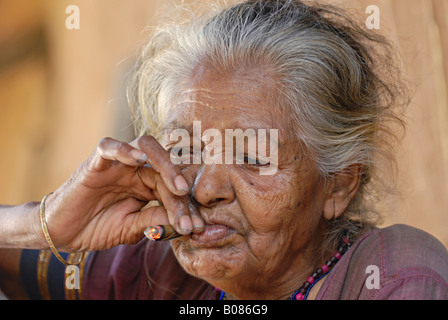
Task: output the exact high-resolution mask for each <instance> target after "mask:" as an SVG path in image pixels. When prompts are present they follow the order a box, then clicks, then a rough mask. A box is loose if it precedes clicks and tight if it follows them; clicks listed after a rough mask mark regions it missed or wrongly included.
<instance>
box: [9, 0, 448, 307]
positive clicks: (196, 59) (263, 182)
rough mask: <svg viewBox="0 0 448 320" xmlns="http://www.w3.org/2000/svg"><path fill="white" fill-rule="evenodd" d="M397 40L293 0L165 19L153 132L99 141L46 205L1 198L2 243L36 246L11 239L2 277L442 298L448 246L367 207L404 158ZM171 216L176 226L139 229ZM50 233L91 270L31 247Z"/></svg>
mask: <svg viewBox="0 0 448 320" xmlns="http://www.w3.org/2000/svg"><path fill="white" fill-rule="evenodd" d="M391 52H392V51H391V50H390V47H389V46H388V45H387V43H386V41H385V40H384V39H383V38H381V37H380V36H378V35H375V34H374V33H372V32H371V31H370V30H369V31H366V30H363V29H362V28H360V27H357V26H356V24H355V23H353V22H352V21H351V20H350V19H349V18H348V17H347V15H346V14H344V13H343V12H342V11H341V10H339V9H336V8H333V7H330V6H322V7H320V6H317V5H316V4H314V5H308V4H305V3H303V2H301V1H298V0H295V1H294V0H288V1H287V0H284V1H282V0H278V1H267V0H251V1H246V2H242V3H237V4H235V5H233V6H230V7H228V8H225V9H220V10H218V11H217V12H213V13H210V12H209V13H207V14H205V15H202V16H201V17H195V18H193V19H189V20H188V21H186V20H182V23H180V24H172V23H171V24H167V25H166V26H165V27H161V28H159V29H157V30H156V31H155V34H154V35H153V36H152V38H151V40H150V41H149V43H148V44H147V45H146V47H145V48H144V50H143V53H142V55H141V58H140V59H139V62H138V64H137V66H136V69H135V73H134V78H133V79H132V81H131V85H130V89H131V90H130V91H129V98H130V103H131V105H132V108H133V109H132V110H133V115H134V117H135V121H136V128H137V133H138V136H139V137H140V138H138V139H136V140H135V141H133V142H132V143H130V144H128V143H123V142H119V141H116V140H113V139H110V138H107V139H104V140H102V141H101V142H100V143H99V145H98V148H97V150H96V151H95V152H94V153H93V154H92V156H91V157H90V158H89V159H88V160H87V161H85V162H84V163H83V164H82V165H81V166H80V167H79V169H78V170H77V171H76V172H75V173H74V174H73V176H72V177H71V178H70V179H69V180H68V181H67V182H66V183H65V184H64V185H62V186H61V187H60V188H59V189H58V190H56V191H55V192H54V193H52V194H49V195H48V196H46V197H45V198H44V200H43V201H42V202H41V203H34V202H33V203H28V204H25V205H23V206H18V207H2V209H1V210H2V214H1V216H0V219H1V223H0V228H1V236H0V240H1V244H2V246H3V247H5V248H7V247H9V248H24V249H25V250H22V251H17V250H4V251H3V255H2V261H1V264H2V265H3V266H4V267H3V268H4V271H3V274H4V275H8V276H4V277H3V278H2V282H3V283H2V289H3V290H4V291H5V292H6V293H7V294H9V296H10V297H21V295H23V294H25V293H26V294H27V295H28V297H30V298H36V299H37V298H54V299H59V298H84V299H219V298H221V299H293V300H303V299H441V298H444V299H447V298H448V282H447V280H448V267H447V266H448V255H447V252H446V249H445V248H444V247H443V245H442V244H441V243H440V242H438V241H437V240H436V239H434V238H433V237H432V236H430V235H428V234H426V233H424V232H422V231H420V230H417V229H414V228H411V227H408V226H392V227H389V228H385V229H380V228H376V227H374V224H373V223H372V221H373V220H372V219H371V218H372V217H373V216H374V214H373V212H374V211H373V208H372V207H370V205H371V204H373V203H374V202H375V197H374V196H375V195H376V194H377V192H378V190H379V191H381V189H378V186H380V187H381V188H383V189H382V191H385V192H387V191H388V189H386V184H382V185H381V184H379V183H378V182H379V181H380V180H379V178H380V177H381V176H382V175H381V174H380V172H378V171H377V165H378V164H379V163H381V164H382V168H385V167H387V166H385V165H387V164H390V163H393V159H392V157H391V155H390V148H389V146H391V144H392V143H391V141H392V140H391V139H394V136H393V135H392V133H391V132H392V131H391V129H390V128H391V127H393V126H394V125H395V124H396V123H398V124H399V125H402V123H401V122H400V120H399V118H398V117H397V115H396V114H397V113H396V112H395V111H394V108H393V107H394V106H396V105H399V104H400V95H401V93H402V91H401V89H400V88H401V85H400V83H399V77H398V76H397V74H398V73H397V72H396V69H395V68H393V67H394V65H393V59H392V55H391ZM238 140H239V142H241V141H244V143H243V144H239V146H240V147H238V143H239V142H238ZM235 145H236V146H235ZM241 146H242V147H241ZM254 146H256V147H254ZM375 187H376V189H375ZM375 190H376V192H375ZM369 200H371V201H369ZM148 203H149V205H148ZM39 217H41V219H40V218H39ZM158 225H163V226H172V228H173V229H174V231H176V232H177V233H176V234H175V235H178V237H175V238H174V239H172V240H171V241H151V240H148V239H147V238H143V239H142V237H143V232H144V230H146V229H147V228H148V227H151V226H152V227H155V226H158ZM166 229H167V230H166V231H168V230H169V227H167V228H166ZM149 230H150V232H152V231H154V230H155V229H154V228H153V229H149ZM147 234H148V233H147ZM119 244H125V245H121V246H118V245H119ZM49 247H50V248H51V249H52V251H53V253H54V254H55V255H56V256H57V257H58V259H59V260H61V261H63V262H65V264H67V265H70V264H76V265H77V266H78V268H79V269H78V270H79V274H78V273H76V274H73V275H76V276H78V275H79V276H80V278H81V279H80V283H79V285H78V283H76V281H75V282H70V281H69V282H68V283H67V282H64V272H65V265H64V264H62V263H60V262H59V261H58V260H57V259H56V258H55V257H54V255H53V253H51V252H50V251H48V250H47V251H38V250H29V249H48V248H49ZM84 251H89V253H86V254H85V255H83V256H81V257H79V252H84ZM63 252H72V253H70V254H68V253H63ZM67 275H71V274H70V273H67ZM68 279H69V280H70V279H71V278H68ZM19 280H20V281H21V283H22V284H23V287H22V286H19V285H17V283H18V281H19ZM70 284H72V286H71V285H70Z"/></svg>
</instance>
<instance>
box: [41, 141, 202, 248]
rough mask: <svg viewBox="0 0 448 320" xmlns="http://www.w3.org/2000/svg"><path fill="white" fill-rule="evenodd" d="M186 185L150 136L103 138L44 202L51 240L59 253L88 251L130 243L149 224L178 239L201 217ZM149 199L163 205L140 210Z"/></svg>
mask: <svg viewBox="0 0 448 320" xmlns="http://www.w3.org/2000/svg"><path fill="white" fill-rule="evenodd" d="M187 194H188V184H187V182H186V181H185V179H184V178H183V176H182V174H181V172H180V170H179V168H178V167H176V166H175V165H174V164H172V162H171V161H170V155H169V153H168V151H166V150H165V149H164V148H163V147H162V146H161V145H160V144H159V143H158V142H157V140H156V139H155V138H153V137H152V136H143V137H140V138H138V139H136V140H134V141H133V142H132V143H130V144H128V143H123V142H119V141H116V140H113V139H111V138H105V139H103V140H102V141H101V142H100V143H99V144H98V147H97V149H96V150H95V152H93V154H92V155H91V156H90V157H89V158H88V159H87V160H86V161H85V162H84V163H83V164H82V165H81V166H80V167H79V168H78V169H77V170H76V172H75V173H74V174H73V175H72V177H71V178H70V179H69V180H68V181H67V182H66V183H65V184H63V185H62V186H61V187H60V188H59V189H57V190H56V191H55V192H54V193H53V194H52V195H50V196H49V197H48V198H47V201H46V212H45V215H46V221H47V225H48V229H49V233H50V236H51V238H52V241H53V242H54V244H55V246H56V247H57V248H58V250H62V251H84V250H86V251H93V250H102V249H108V248H111V247H113V246H116V245H118V244H132V243H136V242H137V241H139V240H140V239H141V238H142V237H143V231H144V230H145V229H146V228H148V227H149V226H154V225H159V224H171V225H172V226H173V227H174V228H175V229H176V230H177V231H178V232H179V233H181V234H183V235H187V234H190V233H191V232H200V231H202V229H203V227H204V223H203V221H202V219H201V218H200V217H199V215H197V214H196V213H195V212H190V209H192V206H191V205H190V201H189V198H188V195H187ZM151 200H158V201H160V202H161V203H163V206H151V207H147V208H144V207H145V206H146V205H147V203H148V202H149V201H151Z"/></svg>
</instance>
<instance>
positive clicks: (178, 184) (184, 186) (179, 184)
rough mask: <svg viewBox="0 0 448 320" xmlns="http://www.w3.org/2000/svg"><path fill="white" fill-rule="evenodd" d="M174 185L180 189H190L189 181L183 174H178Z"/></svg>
mask: <svg viewBox="0 0 448 320" xmlns="http://www.w3.org/2000/svg"><path fill="white" fill-rule="evenodd" d="M174 187H176V189H177V190H178V191H186V190H188V184H187V181H185V178H184V177H182V176H177V177H176V178H174Z"/></svg>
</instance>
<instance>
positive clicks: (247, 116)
mask: <svg viewBox="0 0 448 320" xmlns="http://www.w3.org/2000/svg"><path fill="white" fill-rule="evenodd" d="M189 80H190V81H188V82H186V83H185V84H184V86H183V89H182V90H181V91H180V92H179V93H178V94H177V96H176V97H175V102H174V103H173V109H172V112H171V113H170V117H169V119H168V120H167V122H166V126H165V127H166V128H169V130H167V131H166V132H167V133H166V134H165V137H164V141H165V142H167V143H166V144H165V143H164V144H165V146H166V147H167V148H168V149H169V150H170V148H171V147H172V146H173V142H171V143H169V132H172V130H174V129H176V128H182V129H185V130H188V131H189V132H190V131H192V130H193V122H194V121H199V122H200V124H201V130H202V132H204V131H205V130H207V129H215V130H218V131H219V132H221V134H222V145H223V146H222V151H223V153H225V152H228V147H229V146H228V145H224V137H225V130H226V129H236V128H240V129H242V130H243V131H244V130H246V129H248V128H253V129H255V130H257V129H266V130H267V132H269V130H270V129H278V144H277V145H278V160H277V161H278V165H277V167H276V170H275V173H274V174H268V175H261V174H260V168H262V167H263V166H266V164H260V163H259V162H255V163H248V158H247V154H246V158H245V160H246V161H245V162H244V163H243V164H236V163H232V164H229V163H226V162H225V161H223V163H222V164H218V163H205V162H204V161H201V163H198V164H193V163H190V164H181V167H182V172H183V174H184V176H185V178H186V179H187V181H188V183H189V185H190V188H191V190H192V197H193V198H194V200H195V201H194V203H195V205H196V207H197V209H198V211H199V213H200V215H201V216H202V218H203V220H204V222H205V225H206V227H205V230H204V231H203V232H202V233H200V234H194V235H193V236H191V237H183V238H179V239H176V240H173V241H172V246H173V249H174V252H175V255H176V257H177V259H178V261H179V262H180V264H181V265H182V266H183V268H184V269H185V270H186V271H187V272H189V273H190V274H192V275H194V276H197V277H200V278H202V279H204V280H206V281H208V282H210V283H212V284H213V285H215V286H218V287H220V288H221V289H224V290H226V291H227V292H234V293H235V294H238V293H239V292H243V291H245V290H246V291H247V290H249V291H250V290H251V291H252V292H257V290H258V291H262V290H266V288H267V287H269V286H273V287H275V285H276V283H279V284H280V283H281V282H282V281H292V280H291V279H293V278H294V275H295V274H298V273H300V272H309V268H310V266H309V263H310V262H309V258H310V256H311V254H312V253H314V254H315V253H316V251H313V250H316V247H317V246H318V243H319V242H320V241H321V234H320V232H321V228H320V222H321V221H322V206H323V199H324V198H325V195H326V190H325V184H324V183H323V181H322V179H321V178H320V176H319V174H318V173H317V171H316V169H315V168H314V166H313V163H312V161H311V160H310V159H309V157H307V156H306V154H305V153H304V151H303V146H301V144H300V143H299V141H298V140H297V138H296V136H295V134H294V131H293V128H292V125H291V120H290V119H289V117H288V114H284V113H282V112H281V111H279V110H278V109H277V108H276V107H275V106H276V98H277V97H276V95H275V90H274V89H275V81H274V79H273V77H272V76H271V75H270V74H269V72H268V71H266V70H264V69H263V68H260V69H258V70H255V69H252V70H241V69H240V70H237V71H233V72H217V71H216V70H214V69H211V68H206V67H197V68H196V69H195V72H194V75H193V77H192V78H191V79H189ZM215 132H216V131H215ZM190 135H191V137H193V136H194V133H193V132H190ZM210 140H211V139H210ZM177 141H178V140H177ZM206 142H207V141H206ZM206 142H204V141H203V142H202V147H204V146H206V145H207V143H206ZM268 145H269V143H268ZM216 146H217V145H214V154H218V153H219V148H216ZM226 148H227V149H226ZM245 152H248V148H247V147H245ZM268 153H269V150H268ZM250 157H251V158H253V155H250ZM298 270H303V271H298ZM285 279H288V280H285Z"/></svg>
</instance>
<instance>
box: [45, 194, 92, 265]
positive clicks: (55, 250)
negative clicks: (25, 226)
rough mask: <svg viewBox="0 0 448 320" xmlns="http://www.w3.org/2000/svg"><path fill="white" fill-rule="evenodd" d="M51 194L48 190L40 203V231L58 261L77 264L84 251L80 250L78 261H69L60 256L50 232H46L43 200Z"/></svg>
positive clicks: (81, 258)
mask: <svg viewBox="0 0 448 320" xmlns="http://www.w3.org/2000/svg"><path fill="white" fill-rule="evenodd" d="M51 194H53V192H50V193H48V194H47V195H45V197H44V198H43V199H42V202H41V203H40V222H41V224H42V231H43V232H44V235H45V239H46V240H47V242H48V245H49V246H50V250H51V252H53V254H54V255H55V256H56V258H58V260H59V261H61V262H62V263H63V264H65V265H66V266H70V265H78V264H80V263H81V261H82V260H83V259H84V252H81V255H80V256H79V259H78V262H76V263H69V262H67V261H66V260H65V259H64V258H62V256H61V255H60V254H59V252H58V250H57V249H56V247H55V246H54V244H53V241H51V237H50V233H49V232H48V227H47V222H46V219H45V201H46V200H47V198H48V196H49V195H51Z"/></svg>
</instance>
